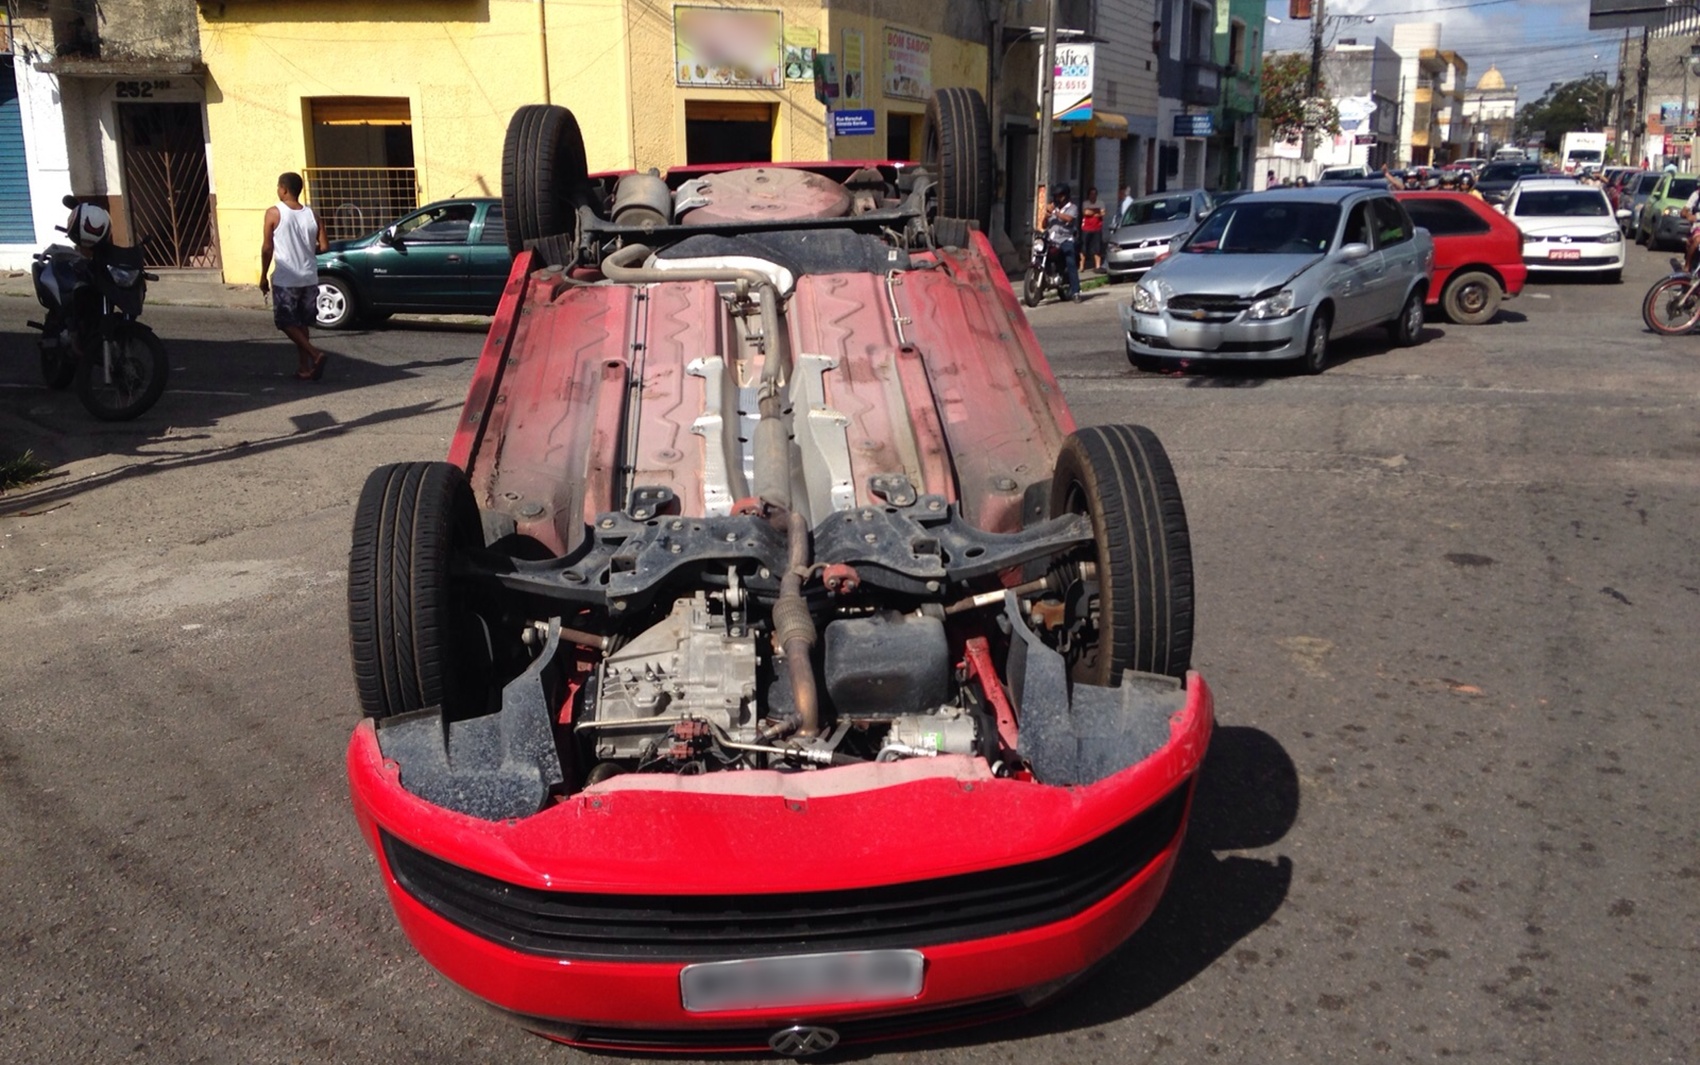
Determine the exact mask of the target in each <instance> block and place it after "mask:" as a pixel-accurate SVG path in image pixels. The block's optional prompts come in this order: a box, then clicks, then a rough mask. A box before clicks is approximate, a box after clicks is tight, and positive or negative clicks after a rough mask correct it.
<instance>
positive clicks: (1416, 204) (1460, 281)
mask: <svg viewBox="0 0 1700 1065" xmlns="http://www.w3.org/2000/svg"><path fill="white" fill-rule="evenodd" d="M1394 195H1395V196H1397V197H1398V199H1399V202H1400V203H1402V204H1404V205H1405V212H1406V213H1407V214H1409V215H1410V216H1411V221H1412V222H1414V223H1416V224H1417V225H1419V226H1421V227H1422V228H1424V229H1426V230H1428V231H1429V235H1430V236H1432V237H1433V238H1434V278H1433V281H1432V283H1431V284H1430V285H1429V290H1428V305H1429V306H1430V307H1435V306H1438V307H1439V308H1440V310H1441V311H1442V312H1443V313H1444V314H1445V315H1446V317H1447V318H1448V319H1450V320H1452V321H1454V322H1457V323H1458V324H1459V325H1483V324H1485V323H1487V322H1491V321H1493V317H1494V315H1496V314H1498V313H1499V304H1500V301H1501V300H1504V299H1508V298H1510V297H1513V296H1516V295H1517V294H1518V293H1520V292H1522V291H1523V282H1524V281H1525V280H1527V278H1528V276H1529V271H1528V268H1527V267H1525V266H1524V265H1523V233H1522V231H1521V230H1519V229H1518V228H1517V226H1516V224H1515V223H1513V222H1512V221H1511V220H1510V219H1508V218H1506V217H1505V216H1504V215H1502V214H1500V213H1499V212H1498V211H1495V210H1494V209H1493V208H1492V207H1489V206H1488V205H1487V204H1486V203H1485V202H1483V201H1481V200H1478V199H1476V198H1475V197H1474V196H1468V195H1465V194H1463V193H1457V192H1398V193H1395V194H1394Z"/></svg>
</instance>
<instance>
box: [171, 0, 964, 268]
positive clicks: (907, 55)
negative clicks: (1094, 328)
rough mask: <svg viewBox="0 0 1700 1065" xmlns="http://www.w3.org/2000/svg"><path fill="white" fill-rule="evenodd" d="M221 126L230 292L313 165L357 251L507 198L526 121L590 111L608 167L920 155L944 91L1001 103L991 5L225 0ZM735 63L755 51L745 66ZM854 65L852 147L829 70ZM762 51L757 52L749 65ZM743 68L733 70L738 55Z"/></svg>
mask: <svg viewBox="0 0 1700 1065" xmlns="http://www.w3.org/2000/svg"><path fill="white" fill-rule="evenodd" d="M200 19H201V21H200V26H199V30H200V40H201V42H202V43H201V48H202V56H203V58H204V61H205V65H206V70H207V72H208V78H209V84H210V85H213V86H216V92H213V93H210V94H209V102H208V104H207V124H208V129H209V131H210V134H211V139H212V141H213V143H214V144H216V145H217V165H218V167H219V168H220V169H221V170H222V171H223V173H224V175H225V178H224V182H223V187H224V194H223V195H222V196H221V197H220V199H219V200H218V232H219V234H220V238H221V241H220V245H221V249H222V262H223V265H224V272H225V278H226V280H228V281H232V282H253V281H257V280H258V278H259V258H258V247H259V234H260V224H261V220H262V216H263V215H264V212H265V210H266V208H267V207H268V206H270V205H271V203H272V202H273V199H274V196H273V189H274V185H275V180H276V177H277V175H278V173H280V172H282V171H284V170H298V171H301V172H302V173H303V174H304V175H305V176H306V177H307V180H308V194H307V195H308V200H309V202H311V203H313V204H314V206H315V207H316V208H317V209H318V210H319V212H320V213H321V215H323V216H325V217H326V219H327V221H328V223H329V227H330V229H331V231H332V232H333V234H335V235H336V236H339V237H340V236H352V235H355V234H356V233H359V232H365V231H370V230H371V229H373V228H376V227H377V226H379V225H382V224H384V223H386V222H388V221H390V220H392V219H393V218H395V217H397V216H398V215H399V214H401V213H403V212H404V211H406V210H410V209H412V208H413V207H414V206H417V205H418V204H422V203H425V202H428V201H430V200H432V199H438V198H442V197H447V196H455V195H499V194H500V191H501V157H502V142H503V137H504V135H505V133H506V128H507V123H508V118H509V116H510V115H512V114H513V112H514V111H515V110H516V109H517V108H518V107H520V106H521V105H523V104H528V103H555V104H560V105H564V106H566V107H568V108H570V109H572V111H573V113H574V115H575V116H576V118H577V119H578V122H579V126H580V128H581V130H582V132H583V135H584V141H585V149H586V154H587V157H588V161H589V164H590V167H591V169H592V170H593V171H595V170H623V169H634V168H635V169H644V168H648V167H668V166H673V165H677V164H679V163H688V162H697V163H715V162H729V161H753V160H791V159H821V158H829V157H832V158H857V159H866V158H891V157H898V158H905V157H906V158H916V157H918V156H919V155H920V154H921V125H922V115H923V112H924V110H925V107H926V100H927V98H928V96H930V94H931V92H932V90H933V89H935V88H940V87H949V86H971V87H974V88H976V89H980V90H982V91H983V90H984V89H985V88H986V87H987V81H988V67H987V48H986V43H985V42H986V38H987V35H988V33H989V32H990V24H989V22H988V20H987V12H986V7H985V5H983V4H980V3H975V2H973V0H951V2H950V3H941V4H914V3H904V2H900V0H864V2H859V3H857V4H855V5H854V9H853V10H852V9H851V8H850V7H849V6H845V7H838V6H829V5H826V4H823V3H821V2H819V0H809V2H804V0H775V2H774V3H770V4H766V5H763V6H759V7H758V6H754V5H751V6H747V7H740V6H738V5H735V4H729V3H719V2H716V0H698V2H694V3H689V4H686V3H680V4H654V3H649V2H643V0H600V2H584V0H578V2H568V0H539V2H537V3H524V4H521V3H488V2H485V0H414V2H411V3H407V4H396V3H393V2H388V0H349V2H347V3H343V4H340V5H327V4H324V3H320V2H317V0H222V2H219V3H203V4H201V5H200ZM727 49H742V50H743V51H740V52H736V53H733V52H729V51H727ZM817 51H830V52H831V54H833V55H834V56H835V57H836V58H837V60H838V67H839V78H838V85H837V87H838V89H839V95H838V98H837V99H836V100H834V101H832V104H831V110H833V111H856V112H859V114H858V115H857V116H856V117H857V118H858V119H859V121H858V122H857V124H856V125H855V126H854V127H848V126H847V127H846V129H850V128H854V129H855V130H856V132H854V133H848V132H847V133H845V134H843V135H838V136H833V135H832V134H831V133H830V132H829V130H830V129H831V128H832V127H831V126H830V125H829V123H832V122H833V121H834V120H833V119H831V118H830V117H829V114H828V108H826V107H824V106H823V105H822V104H821V103H819V102H818V101H817V100H816V98H815V87H814V70H813V57H814V54H815V53H816V52H817ZM746 53H747V55H746ZM733 54H736V55H738V56H742V57H743V58H740V59H738V60H737V61H735V62H733V61H723V60H726V59H727V57H728V56H729V55H733Z"/></svg>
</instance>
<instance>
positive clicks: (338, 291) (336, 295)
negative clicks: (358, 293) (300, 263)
mask: <svg viewBox="0 0 1700 1065" xmlns="http://www.w3.org/2000/svg"><path fill="white" fill-rule="evenodd" d="M358 309H359V304H357V303H356V302H355V300H354V289H353V288H352V287H351V286H350V285H349V283H348V282H346V281H344V280H343V279H342V278H340V277H331V276H330V275H328V274H326V275H323V276H321V277H320V278H319V298H318V302H317V303H316V304H314V311H313V322H314V324H316V325H318V327H319V328H321V329H347V328H349V327H350V326H352V325H353V324H354V323H355V320H356V319H357V318H358V317H359V315H358V314H357V313H356V312H357V311H358Z"/></svg>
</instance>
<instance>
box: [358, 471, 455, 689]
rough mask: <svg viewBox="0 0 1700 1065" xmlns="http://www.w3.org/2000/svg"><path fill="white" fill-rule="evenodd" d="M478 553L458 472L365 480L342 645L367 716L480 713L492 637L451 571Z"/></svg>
mask: <svg viewBox="0 0 1700 1065" xmlns="http://www.w3.org/2000/svg"><path fill="white" fill-rule="evenodd" d="M483 545H484V532H483V527H482V525H481V523H480V521H479V517H478V505H477V503H476V501H475V500H474V499H473V496H472V488H471V487H470V486H469V485H468V484H467V481H466V474H465V473H463V472H462V471H461V469H460V467H458V466H454V465H451V464H449V463H447V462H402V463H395V464H392V465H389V466H380V467H379V468H377V469H376V470H373V471H372V474H371V476H370V477H368V478H366V485H365V487H364V488H362V489H361V491H360V502H359V504H358V506H357V507H356V508H355V512H354V539H353V545H352V547H351V548H350V550H349V554H348V637H349V649H350V653H351V655H352V657H353V660H354V686H355V689H356V690H357V691H358V693H359V696H360V707H361V709H362V710H363V711H365V713H366V715H367V716H368V717H373V718H384V717H390V716H392V715H395V714H406V713H411V712H412V711H414V710H422V709H424V708H426V707H430V706H440V707H442V708H443V709H444V711H445V712H447V713H451V714H456V715H457V716H459V715H461V714H464V713H465V712H466V711H468V710H472V711H473V712H476V710H478V709H481V708H482V699H483V698H484V697H485V693H484V692H482V691H481V690H480V688H481V687H483V685H484V681H485V680H486V679H487V674H488V654H487V652H486V650H485V649H486V648H487V647H488V638H487V635H486V633H485V631H484V630H483V627H482V624H481V622H480V620H479V618H478V617H477V615H476V614H475V613H473V612H472V611H471V609H470V608H469V606H468V603H467V599H466V596H465V594H464V589H462V588H459V587H457V584H456V581H455V580H454V578H453V576H452V572H451V567H452V565H453V562H454V558H455V555H456V554H457V553H458V552H460V551H461V550H463V549H466V548H469V547H471V548H478V547H482V546H483Z"/></svg>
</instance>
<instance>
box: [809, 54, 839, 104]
mask: <svg viewBox="0 0 1700 1065" xmlns="http://www.w3.org/2000/svg"><path fill="white" fill-rule="evenodd" d="M812 66H813V67H814V72H815V99H816V100H819V101H820V102H821V103H823V104H824V103H826V102H827V101H828V100H836V99H838V57H837V56H835V55H833V54H832V53H831V52H816V53H815V61H814V63H813V64H812Z"/></svg>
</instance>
